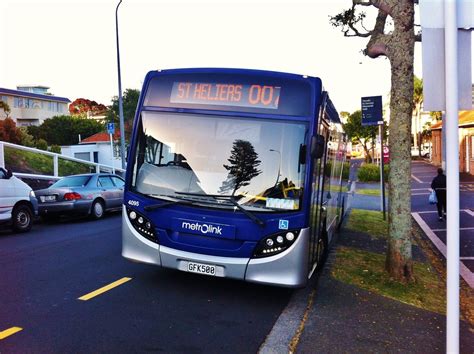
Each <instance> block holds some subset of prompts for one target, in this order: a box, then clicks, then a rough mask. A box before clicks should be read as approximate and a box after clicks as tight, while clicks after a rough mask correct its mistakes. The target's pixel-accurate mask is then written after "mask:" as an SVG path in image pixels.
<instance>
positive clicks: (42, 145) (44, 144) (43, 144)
mask: <svg viewBox="0 0 474 354" xmlns="http://www.w3.org/2000/svg"><path fill="white" fill-rule="evenodd" d="M36 148H37V149H40V150H44V151H47V150H48V143H47V142H46V140H44V139H38V141H37V142H36Z"/></svg>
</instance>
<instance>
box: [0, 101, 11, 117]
mask: <svg viewBox="0 0 474 354" xmlns="http://www.w3.org/2000/svg"><path fill="white" fill-rule="evenodd" d="M0 109H2V110H3V112H5V116H6V118H10V112H11V109H10V106H9V105H8V103H6V102H3V101H1V100H0Z"/></svg>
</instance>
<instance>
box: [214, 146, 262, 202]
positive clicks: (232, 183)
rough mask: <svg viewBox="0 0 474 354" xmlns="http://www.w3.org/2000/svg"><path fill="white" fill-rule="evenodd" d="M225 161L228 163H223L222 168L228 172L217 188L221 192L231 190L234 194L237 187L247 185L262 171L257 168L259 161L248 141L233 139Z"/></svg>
mask: <svg viewBox="0 0 474 354" xmlns="http://www.w3.org/2000/svg"><path fill="white" fill-rule="evenodd" d="M227 161H229V165H224V168H225V169H226V170H227V171H229V174H228V176H227V179H226V180H225V181H224V182H223V183H222V186H221V188H220V190H219V192H221V193H224V192H227V191H232V195H234V194H235V192H236V191H237V190H238V189H239V188H241V187H245V186H248V185H249V184H250V180H251V179H252V178H254V177H257V176H258V175H259V174H260V173H262V171H259V170H258V169H257V168H258V166H259V165H260V163H261V161H260V160H259V159H258V154H257V153H256V152H255V149H254V147H253V145H252V144H251V143H250V142H249V141H246V140H240V139H238V140H235V141H234V143H233V146H232V151H231V153H230V157H229V159H228V160H227Z"/></svg>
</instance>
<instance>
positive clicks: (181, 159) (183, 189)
mask: <svg viewBox="0 0 474 354" xmlns="http://www.w3.org/2000/svg"><path fill="white" fill-rule="evenodd" d="M307 134H308V127H307V125H306V124H305V123H303V122H290V121H287V120H286V121H282V120H271V119H255V118H252V119H249V118H242V117H229V116H213V115H196V114H183V113H166V112H142V114H141V121H140V123H139V128H138V136H137V147H136V149H137V150H136V154H135V161H133V163H134V168H133V178H132V190H133V191H135V192H138V193H141V194H144V195H148V196H152V197H154V198H158V199H164V200H170V198H171V199H173V200H180V199H186V198H188V200H189V199H191V198H192V201H193V205H201V203H202V205H204V206H210V204H211V207H219V208H231V209H234V208H235V204H232V203H229V202H228V199H227V202H226V198H225V197H229V198H232V201H233V202H234V203H235V202H237V203H238V204H239V205H241V206H243V207H245V208H246V209H248V210H255V211H268V212H271V211H277V210H279V211H281V210H282V209H284V210H298V209H300V205H301V204H302V203H301V198H302V196H303V185H304V175H305V165H304V156H305V151H306V149H305V138H306V136H307ZM219 196H222V197H224V198H219Z"/></svg>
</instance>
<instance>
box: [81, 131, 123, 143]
mask: <svg viewBox="0 0 474 354" xmlns="http://www.w3.org/2000/svg"><path fill="white" fill-rule="evenodd" d="M119 139H120V132H119V131H118V130H117V131H115V133H114V141H116V140H119ZM109 142H110V136H109V134H108V133H107V132H100V133H97V134H94V135H91V136H89V137H87V138H85V139H82V140H81V142H80V143H79V144H90V143H109Z"/></svg>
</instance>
